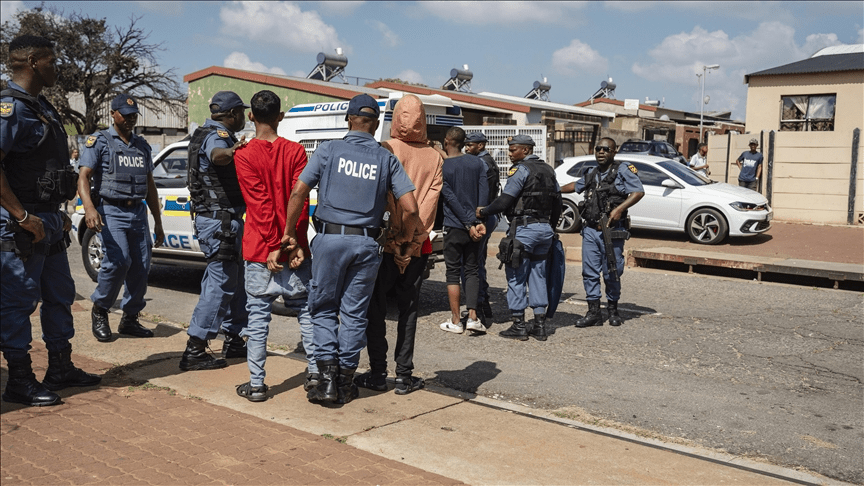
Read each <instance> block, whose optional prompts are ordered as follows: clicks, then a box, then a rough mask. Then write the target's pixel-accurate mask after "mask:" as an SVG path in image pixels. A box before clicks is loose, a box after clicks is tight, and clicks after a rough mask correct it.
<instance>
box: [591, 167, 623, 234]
mask: <svg viewBox="0 0 864 486" xmlns="http://www.w3.org/2000/svg"><path fill="white" fill-rule="evenodd" d="M619 165H620V164H616V163H614V162H613V164H612V168H611V169H609V172H607V173H606V177H603V178H602V179H600V178H599V177H597V175H598V173H599V171H600V168H599V167H594V168H593V169H591V172H589V173H588V176H587V177H586V179H585V204H584V209H583V210H582V218H584V219H585V220H586V221H588V222H590V223H592V225H593V224H596V223H597V222H599V221H600V217H601V216H603V215H607V216H608V215H609V213H610V212H611V211H612V210H613V209H615V208H616V207H618V206H619V205H620V204H621V203H623V202H624V200H626V199H627V194H625V193H623V192H620V191H618V188H617V187H615V178H616V177H617V176H618V167H619ZM598 179H599V181H598ZM626 216H627V214H626V211H625V213H624V214H623V215H622V218H624V217H626Z"/></svg>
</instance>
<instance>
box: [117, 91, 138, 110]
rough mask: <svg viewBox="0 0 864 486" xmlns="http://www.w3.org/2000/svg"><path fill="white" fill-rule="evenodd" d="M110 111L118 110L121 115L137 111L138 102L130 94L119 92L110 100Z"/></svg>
mask: <svg viewBox="0 0 864 486" xmlns="http://www.w3.org/2000/svg"><path fill="white" fill-rule="evenodd" d="M111 111H119V112H120V114H121V115H129V114H130V113H138V103H136V102H135V100H134V99H132V97H131V96H129V95H127V94H124V93H121V94H119V95H117V96H115V97H114V100H112V101H111Z"/></svg>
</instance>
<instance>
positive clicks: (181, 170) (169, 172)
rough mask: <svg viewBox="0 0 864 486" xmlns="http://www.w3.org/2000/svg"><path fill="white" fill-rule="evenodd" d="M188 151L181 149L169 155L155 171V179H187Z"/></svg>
mask: <svg viewBox="0 0 864 486" xmlns="http://www.w3.org/2000/svg"><path fill="white" fill-rule="evenodd" d="M186 154H187V150H186V149H185V148H180V149H177V150H174V151H173V152H171V153H169V154H168V155H167V156H166V157H165V158H164V159H162V162H161V163H159V165H157V166H156V168H155V170H154V171H153V177H164V178H168V179H185V178H186V159H187V155H186Z"/></svg>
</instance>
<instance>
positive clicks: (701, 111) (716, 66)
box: [696, 64, 720, 143]
mask: <svg viewBox="0 0 864 486" xmlns="http://www.w3.org/2000/svg"><path fill="white" fill-rule="evenodd" d="M709 69H720V65H719V64H712V65H710V66H702V75H701V78H702V97H701V98H700V99H699V143H702V121H703V119H704V117H705V104H706V103H707V101H705V74H706V73H707V72H708V70H709ZM696 76H699V75H698V74H697V75H696Z"/></svg>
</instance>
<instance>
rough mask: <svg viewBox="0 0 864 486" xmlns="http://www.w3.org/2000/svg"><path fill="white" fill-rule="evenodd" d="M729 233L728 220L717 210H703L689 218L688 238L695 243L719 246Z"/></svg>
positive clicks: (695, 212)
mask: <svg viewBox="0 0 864 486" xmlns="http://www.w3.org/2000/svg"><path fill="white" fill-rule="evenodd" d="M728 233H729V228H728V227H727V225H726V218H724V217H723V215H722V214H720V212H719V211H717V210H716V209H711V208H702V209H699V210H697V211H694V212H693V214H691V215H690V217H689V218H687V236H689V237H690V240H691V241H693V243H699V244H700V245H717V244H719V243H720V242H721V241H723V240H725V239H726V236H727V235H728Z"/></svg>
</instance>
